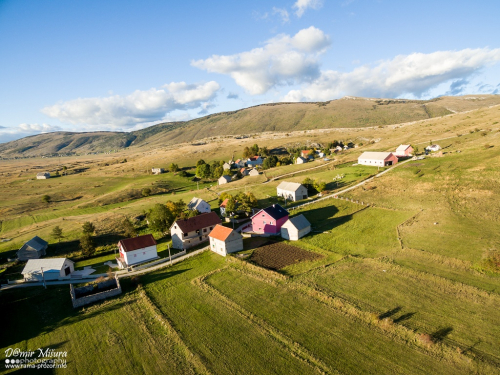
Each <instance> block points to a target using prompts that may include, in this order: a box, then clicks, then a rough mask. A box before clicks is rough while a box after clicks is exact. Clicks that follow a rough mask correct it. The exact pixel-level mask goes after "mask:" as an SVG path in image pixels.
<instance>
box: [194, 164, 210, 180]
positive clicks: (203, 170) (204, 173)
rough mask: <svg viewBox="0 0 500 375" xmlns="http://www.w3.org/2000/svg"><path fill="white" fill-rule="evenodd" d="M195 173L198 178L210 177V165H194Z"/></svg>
mask: <svg viewBox="0 0 500 375" xmlns="http://www.w3.org/2000/svg"><path fill="white" fill-rule="evenodd" d="M196 175H197V176H198V177H200V178H210V175H211V173H210V165H208V164H200V165H198V166H197V167H196Z"/></svg>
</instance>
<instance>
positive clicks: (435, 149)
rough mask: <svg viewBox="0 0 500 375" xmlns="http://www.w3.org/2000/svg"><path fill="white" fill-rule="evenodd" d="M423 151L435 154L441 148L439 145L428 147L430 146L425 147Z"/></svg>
mask: <svg viewBox="0 0 500 375" xmlns="http://www.w3.org/2000/svg"><path fill="white" fill-rule="evenodd" d="M425 149H426V150H427V151H433V152H435V151H439V150H441V146H440V145H430V146H427V147H426V148H425Z"/></svg>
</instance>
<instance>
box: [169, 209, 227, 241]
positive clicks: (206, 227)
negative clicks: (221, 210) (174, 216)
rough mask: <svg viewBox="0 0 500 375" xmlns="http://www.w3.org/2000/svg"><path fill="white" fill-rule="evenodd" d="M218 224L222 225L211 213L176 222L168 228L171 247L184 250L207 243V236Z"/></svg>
mask: <svg viewBox="0 0 500 375" xmlns="http://www.w3.org/2000/svg"><path fill="white" fill-rule="evenodd" d="M220 223H222V221H221V219H220V218H219V216H217V214H216V213H215V212H213V211H212V212H209V213H206V214H201V215H198V216H195V217H190V218H189V219H181V220H177V221H176V222H174V223H173V224H172V226H171V227H170V235H171V236H172V247H173V248H174V249H181V250H184V249H189V248H191V247H193V246H196V245H198V244H200V243H202V242H205V241H208V235H209V234H210V232H211V231H212V230H213V229H214V227H215V226H216V225H217V224H220Z"/></svg>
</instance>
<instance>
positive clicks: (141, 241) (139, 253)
mask: <svg viewBox="0 0 500 375" xmlns="http://www.w3.org/2000/svg"><path fill="white" fill-rule="evenodd" d="M118 250H119V251H120V257H119V258H116V259H117V260H118V266H119V267H120V268H126V267H128V266H131V265H134V264H138V263H143V262H147V261H148V260H153V259H156V258H158V253H157V251H156V241H155V239H154V238H153V236H152V235H151V234H146V235H144V236H137V237H133V238H127V239H125V240H120V241H119V242H118Z"/></svg>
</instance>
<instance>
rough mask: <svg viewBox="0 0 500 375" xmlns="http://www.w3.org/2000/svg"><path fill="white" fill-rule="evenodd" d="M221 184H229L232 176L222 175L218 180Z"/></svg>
mask: <svg viewBox="0 0 500 375" xmlns="http://www.w3.org/2000/svg"><path fill="white" fill-rule="evenodd" d="M218 182H219V185H224V184H227V183H228V182H231V176H221V177H220V178H219V180H218Z"/></svg>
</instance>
